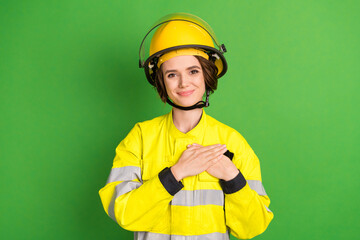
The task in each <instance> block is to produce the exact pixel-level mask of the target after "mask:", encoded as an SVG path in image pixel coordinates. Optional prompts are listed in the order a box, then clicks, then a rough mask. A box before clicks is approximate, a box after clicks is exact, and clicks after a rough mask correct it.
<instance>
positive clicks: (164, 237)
mask: <svg viewBox="0 0 360 240" xmlns="http://www.w3.org/2000/svg"><path fill="white" fill-rule="evenodd" d="M153 239H156V240H170V239H171V240H229V239H230V236H229V233H228V231H226V233H218V232H214V233H209V234H203V235H191V236H183V235H168V234H161V233H152V232H134V240H153Z"/></svg>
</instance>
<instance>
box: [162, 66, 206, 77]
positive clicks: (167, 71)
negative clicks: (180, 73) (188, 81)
mask: <svg viewBox="0 0 360 240" xmlns="http://www.w3.org/2000/svg"><path fill="white" fill-rule="evenodd" d="M192 68H198V69H200V67H199V66H196V65H194V66H191V67H188V68H187V69H186V70H189V69H192ZM169 72H176V70H166V72H165V75H166V74H167V73H169Z"/></svg>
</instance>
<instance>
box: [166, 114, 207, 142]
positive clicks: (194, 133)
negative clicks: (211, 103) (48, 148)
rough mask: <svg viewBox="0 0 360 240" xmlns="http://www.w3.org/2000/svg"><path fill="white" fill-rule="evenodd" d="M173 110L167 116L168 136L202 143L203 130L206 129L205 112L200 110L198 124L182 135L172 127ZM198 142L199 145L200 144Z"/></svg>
mask: <svg viewBox="0 0 360 240" xmlns="http://www.w3.org/2000/svg"><path fill="white" fill-rule="evenodd" d="M172 112H173V110H172V109H171V111H170V112H169V113H168V115H167V125H168V129H169V133H170V135H172V136H174V137H175V138H192V139H194V140H195V139H196V140H197V141H200V142H202V137H203V136H204V132H205V128H206V116H207V115H206V113H205V110H204V109H202V115H201V119H200V122H199V123H198V124H197V125H196V126H195V127H194V128H193V129H191V130H190V131H189V132H187V133H183V132H181V131H180V130H179V129H177V128H176V126H175V125H174V121H173V117H172ZM200 142H199V144H200Z"/></svg>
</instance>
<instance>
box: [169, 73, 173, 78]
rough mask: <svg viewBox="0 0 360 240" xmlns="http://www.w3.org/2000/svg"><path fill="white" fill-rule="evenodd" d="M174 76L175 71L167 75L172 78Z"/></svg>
mask: <svg viewBox="0 0 360 240" xmlns="http://www.w3.org/2000/svg"><path fill="white" fill-rule="evenodd" d="M174 76H175V74H174V73H170V74H169V75H167V77H168V78H172V77H174Z"/></svg>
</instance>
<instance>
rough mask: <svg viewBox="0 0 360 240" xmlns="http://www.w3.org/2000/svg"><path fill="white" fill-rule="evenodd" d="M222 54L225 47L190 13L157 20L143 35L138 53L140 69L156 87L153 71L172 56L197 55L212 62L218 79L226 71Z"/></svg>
mask: <svg viewBox="0 0 360 240" xmlns="http://www.w3.org/2000/svg"><path fill="white" fill-rule="evenodd" d="M155 28H157V29H156V30H155V31H154V32H153V30H154V29H155ZM151 34H152V36H151ZM149 39H151V41H149ZM214 43H215V45H216V46H217V47H218V49H217V48H215V45H214ZM224 52H226V48H225V45H224V44H221V45H220V44H219V42H218V41H217V39H216V36H215V34H214V32H213V30H212V29H211V27H210V26H209V25H208V24H207V23H206V22H205V21H204V20H202V19H201V18H199V17H197V16H195V15H192V14H189V13H173V14H169V15H166V16H164V17H162V18H161V19H159V20H158V21H157V22H156V23H155V24H154V25H153V27H152V28H151V29H150V30H149V32H148V33H147V34H146V35H145V37H144V39H143V41H142V42H141V45H140V50H139V58H140V60H139V67H140V68H144V69H145V74H146V77H147V79H148V81H149V83H150V84H152V85H155V73H156V70H157V69H158V68H160V66H161V64H162V63H163V62H165V61H166V60H169V59H170V58H173V57H175V56H181V55H197V56H202V57H204V58H205V59H208V60H211V61H213V62H214V63H215V65H216V67H217V68H218V75H217V77H218V78H220V77H222V76H223V75H224V74H225V73H226V70H227V63H226V60H225V57H224V55H223V53H224ZM147 53H148V54H149V55H148V56H146V54H147ZM145 59H146V60H145Z"/></svg>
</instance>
